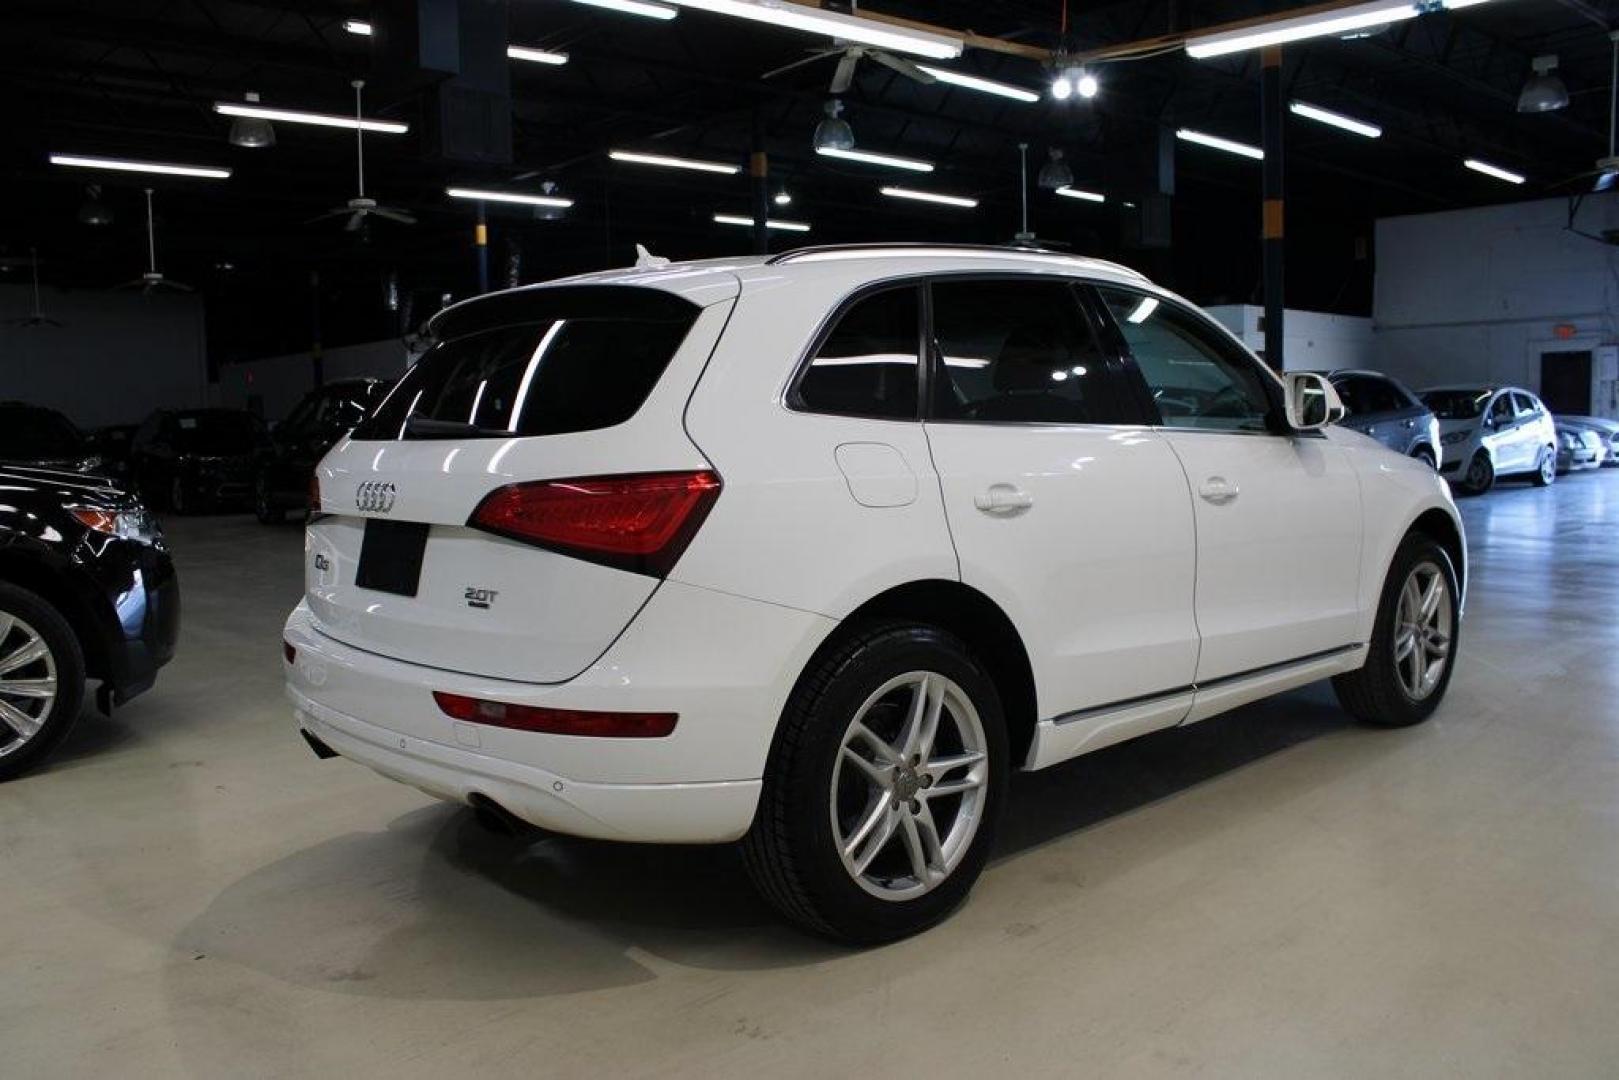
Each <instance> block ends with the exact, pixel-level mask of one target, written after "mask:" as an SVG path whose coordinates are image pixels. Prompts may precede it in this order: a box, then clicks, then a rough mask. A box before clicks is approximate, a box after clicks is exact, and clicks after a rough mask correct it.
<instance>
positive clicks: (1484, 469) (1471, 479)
mask: <svg viewBox="0 0 1619 1080" xmlns="http://www.w3.org/2000/svg"><path fill="white" fill-rule="evenodd" d="M1494 486H1495V466H1494V465H1492V464H1491V463H1490V455H1488V454H1486V453H1485V452H1484V451H1482V450H1480V451H1478V452H1477V453H1475V454H1474V455H1473V460H1472V461H1470V462H1468V463H1467V472H1466V473H1465V474H1464V475H1463V477H1462V485H1461V487H1462V490H1463V491H1464V492H1466V493H1467V494H1469V495H1482V494H1484V493H1485V492H1486V491H1489V490H1490V489H1491V488H1492V487H1494Z"/></svg>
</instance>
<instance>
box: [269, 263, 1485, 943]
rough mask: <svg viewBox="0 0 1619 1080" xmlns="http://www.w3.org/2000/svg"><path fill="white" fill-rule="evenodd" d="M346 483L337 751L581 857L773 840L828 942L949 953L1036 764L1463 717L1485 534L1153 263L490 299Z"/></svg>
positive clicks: (327, 484)
mask: <svg viewBox="0 0 1619 1080" xmlns="http://www.w3.org/2000/svg"><path fill="white" fill-rule="evenodd" d="M432 332H433V337H434V339H435V340H436V341H437V344H436V345H434V346H433V347H432V348H431V349H430V350H429V351H428V352H426V354H425V355H424V356H423V357H422V359H421V360H420V361H419V362H418V363H417V364H416V365H415V367H413V368H412V369H411V371H410V372H409V373H408V374H406V375H405V376H404V378H403V380H402V381H401V382H400V383H399V385H398V386H397V387H395V388H394V390H393V391H392V392H391V395H390V396H389V397H388V398H387V399H386V400H385V401H384V403H383V404H382V405H381V406H379V407H378V409H377V410H376V411H375V412H374V413H373V414H372V415H371V416H370V417H369V418H368V419H367V420H366V422H365V423H364V424H362V425H361V426H360V427H359V428H358V429H356V430H355V432H354V433H353V435H352V437H350V438H348V439H346V440H344V441H342V442H340V443H339V444H338V445H337V446H336V447H335V448H333V450H332V451H331V452H330V453H329V454H328V455H327V456H326V458H325V459H324V460H323V461H322V463H321V464H320V466H319V467H318V469H317V482H318V485H319V491H318V493H317V495H316V502H315V504H314V505H315V508H316V513H315V515H314V517H313V519H312V521H311V523H310V525H309V528H308V533H307V539H306V567H305V568H306V574H307V594H306V596H305V598H304V600H303V602H301V603H300V604H299V605H298V606H297V608H296V609H295V610H294V611H293V613H292V615H291V617H290V618H289V619H288V621H287V625H286V631H285V634H286V641H285V653H286V659H287V664H286V678H287V688H288V693H289V695H290V698H291V701H292V704H293V706H294V708H295V711H296V717H297V722H298V724H299V726H300V727H301V728H302V730H303V732H304V734H305V736H306V737H307V738H308V739H309V740H310V742H311V745H312V746H313V747H314V748H315V750H316V752H317V753H319V754H322V755H323V756H325V755H328V754H330V753H332V752H335V753H336V754H340V755H342V756H343V757H346V758H350V759H352V760H354V761H357V762H360V763H362V764H365V765H368V766H370V767H371V768H373V769H375V770H376V771H377V772H380V773H382V774H384V775H386V776H389V777H392V778H394V779H397V780H400V781H402V782H404V783H407V784H411V785H413V786H415V787H418V788H420V789H422V790H423V791H426V792H428V793H430V794H433V795H436V796H439V797H442V798H445V799H449V800H453V801H457V802H463V803H470V804H472V805H474V806H478V807H481V808H482V809H483V811H484V812H485V813H492V814H497V815H509V816H513V817H516V818H519V819H521V820H522V821H525V822H529V823H532V824H534V825H538V826H542V827H544V828H547V829H551V830H555V831H558V832H562V833H571V834H576V835H581V836H590V837H604V838H609V839H615V840H632V841H650V842H671V843H692V842H724V841H734V840H742V841H743V842H744V851H745V854H746V860H747V863H748V865H749V866H750V868H751V870H752V872H753V874H754V876H755V879H756V880H757V882H758V883H759V885H760V887H761V889H762V890H763V892H764V893H765V894H766V895H767V896H769V898H770V899H771V900H772V901H774V902H775V903H776V904H777V905H778V906H779V907H780V908H781V910H782V911H784V912H785V913H786V914H787V915H789V916H790V917H792V918H793V919H795V920H796V921H798V922H799V923H801V924H802V925H804V926H806V927H808V928H811V929H813V930H815V931H818V932H820V933H824V934H828V935H833V936H837V937H841V938H844V939H848V940H854V941H866V942H870V941H881V940H886V939H891V938H894V937H898V936H901V935H904V934H907V933H911V932H914V931H916V930H918V929H921V928H923V927H926V926H928V925H929V924H931V923H933V922H934V921H936V920H938V919H940V918H942V917H943V916H944V915H945V914H946V913H947V912H949V911H950V910H951V909H952V908H953V907H954V906H955V905H956V904H957V903H959V902H960V901H961V900H962V898H963V897H964V896H965V895H966V893H967V890H968V889H969V887H970V886H971V884H972V882H973V880H974V879H975V878H976V877H977V875H978V873H979V871H980V870H981V869H982V867H983V865H984V862H985V860H986V858H987V857H988V856H989V854H990V849H991V844H992V840H993V836H994V831H995V823H996V818H997V815H998V814H999V813H1000V810H1001V807H1002V805H1003V804H1004V802H1005V799H1006V792H1007V783H1008V774H1009V773H1010V772H1011V771H1012V770H1014V769H1042V768H1045V767H1047V766H1050V765H1054V764H1056V763H1058V762H1060V761H1063V760H1065V759H1068V758H1072V757H1074V756H1076V755H1078V754H1083V753H1086V752H1088V751H1091V750H1095V749H1097V748H1099V747H1103V746H1107V745H1109V744H1111V743H1117V742H1119V741H1121V740H1124V739H1128V738H1130V737H1132V736H1136V735H1140V734H1143V733H1146V732H1150V731H1154V730H1157V729H1160V728H1168V727H1174V726H1176V725H1181V724H1191V723H1195V722H1197V721H1199V720H1203V719H1206V718H1207V717H1210V716H1213V715H1215V714H1217V713H1221V712H1224V711H1226V710H1228V709H1231V708H1233V707H1235V706H1238V705H1241V704H1243V703H1245V702H1249V701H1253V700H1255V699H1257V698H1261V697H1264V696H1267V695H1271V694H1276V693H1278V692H1280V691H1284V690H1288V689H1290V688H1292V687H1297V686H1300V685H1302V684H1304V683H1308V682H1311V681H1314V680H1318V679H1323V678H1327V677H1332V678H1333V679H1334V680H1335V686H1336V687H1337V689H1338V693H1339V697H1340V699H1341V700H1342V701H1343V703H1344V704H1345V705H1346V706H1347V707H1348V709H1349V710H1350V711H1351V712H1352V713H1354V714H1355V715H1356V716H1358V717H1360V718H1362V719H1363V720H1365V721H1367V722H1369V723H1372V724H1378V725H1387V726H1398V725H1404V724H1411V723H1415V722H1417V721H1420V720H1422V719H1423V718H1425V717H1426V716H1428V715H1429V714H1430V713H1431V712H1432V711H1433V710H1434V708H1435V707H1436V706H1437V705H1438V703H1439V701H1440V699H1441V698H1442V697H1443V695H1444V693H1445V688H1446V685H1447V683H1448V681H1449V679H1450V676H1451V672H1452V669H1453V663H1454V658H1455V650H1456V641H1457V631H1458V629H1459V620H1460V617H1461V602H1462V595H1463V593H1462V586H1463V580H1464V558H1465V552H1464V545H1463V536H1462V527H1461V524H1460V521H1459V520H1458V517H1457V514H1456V511H1455V507H1454V505H1453V504H1452V502H1451V499H1450V496H1449V493H1448V491H1447V489H1446V486H1445V485H1444V483H1442V482H1441V480H1440V479H1439V477H1438V476H1437V475H1436V474H1435V473H1434V471H1433V469H1432V468H1431V467H1429V466H1427V465H1426V464H1424V463H1422V462H1420V461H1418V460H1416V459H1413V458H1407V457H1402V456H1400V455H1398V454H1395V453H1392V452H1390V451H1388V450H1386V449H1384V448H1382V447H1379V446H1377V445H1376V444H1374V443H1372V442H1371V441H1370V440H1368V439H1366V438H1364V437H1363V436H1360V435H1357V434H1354V433H1352V432H1347V431H1342V430H1339V429H1336V428H1332V427H1328V426H1327V425H1328V424H1329V423H1330V422H1331V421H1332V420H1334V419H1336V418H1337V417H1338V416H1339V415H1340V413H1341V406H1340V405H1339V404H1338V402H1337V396H1336V394H1335V393H1334V392H1333V390H1332V389H1331V387H1330V385H1328V384H1327V383H1326V382H1325V380H1323V379H1322V378H1321V377H1320V376H1318V375H1311V374H1302V373H1301V374H1296V375H1292V376H1289V378H1288V381H1287V382H1285V383H1284V382H1283V381H1281V380H1279V379H1278V378H1276V377H1275V376H1273V375H1272V374H1271V373H1270V371H1269V370H1267V369H1266V368H1265V366H1264V365H1263V364H1262V363H1261V362H1260V361H1258V360H1257V359H1256V358H1255V357H1254V356H1253V355H1252V354H1251V353H1249V352H1248V351H1246V350H1245V349H1244V348H1243V347H1242V345H1241V344H1240V343H1239V342H1238V341H1237V340H1236V339H1235V338H1233V337H1232V336H1231V335H1230V334H1229V333H1228V332H1226V331H1225V330H1224V329H1222V328H1221V327H1220V326H1219V325H1218V324H1216V323H1215V322H1213V321H1212V320H1210V319H1209V318H1208V317H1206V316H1205V315H1203V314H1202V313H1201V312H1199V311H1198V310H1196V309H1195V308H1193V307H1192V306H1191V305H1189V304H1188V303H1186V302H1185V301H1183V300H1181V299H1179V298H1178V297H1176V296H1174V295H1172V294H1170V293H1168V292H1166V291H1164V290H1162V289H1160V288H1158V287H1156V286H1154V285H1153V284H1152V283H1151V282H1149V281H1147V280H1146V279H1145V278H1143V277H1141V276H1140V275H1138V274H1136V273H1134V272H1132V271H1130V270H1127V269H1125V268H1123V267H1120V266H1116V265H1113V264H1110V263H1105V262H1099V261H1095V260H1090V259H1082V258H1070V257H1065V256H1054V255H1047V254H1039V253H1031V252H1022V251H1015V250H1001V249H968V248H946V247H906V246H874V247H853V248H830V249H810V250H805V251H800V252H794V253H788V254H785V255H778V256H775V257H773V258H764V257H759V258H745V259H732V260H716V261H709V262H696V263H687V264H676V265H670V266H665V267H662V268H647V269H639V270H628V271H616V272H611V273H602V274H594V275H588V276H584V277H578V278H572V279H567V280H564V281H560V282H556V283H552V284H549V285H544V286H535V287H528V288H522V289H517V290H513V291H510V292H504V293H498V294H495V295H491V296H486V297H482V298H479V299H475V300H471V301H468V302H466V303H462V304H459V305H457V306H455V307H452V308H449V309H447V310H445V311H443V312H441V313H440V314H439V315H438V316H436V317H435V319H434V321H433V325H432Z"/></svg>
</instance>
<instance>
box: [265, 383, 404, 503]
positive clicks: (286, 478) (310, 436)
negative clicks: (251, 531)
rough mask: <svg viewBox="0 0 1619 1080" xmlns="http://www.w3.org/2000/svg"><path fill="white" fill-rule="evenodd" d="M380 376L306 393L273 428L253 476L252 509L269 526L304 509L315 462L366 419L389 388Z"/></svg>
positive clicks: (328, 384) (328, 385) (307, 500)
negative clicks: (289, 511) (290, 511)
mask: <svg viewBox="0 0 1619 1080" xmlns="http://www.w3.org/2000/svg"><path fill="white" fill-rule="evenodd" d="M386 385H387V384H385V383H383V382H382V380H380V379H341V380H339V381H337V382H329V383H327V384H326V385H325V386H321V387H317V388H316V389H314V390H311V391H310V392H309V393H307V394H305V395H304V396H303V399H302V400H300V401H299V402H298V404H297V405H295V406H294V407H293V410H292V412H290V413H288V414H287V418H286V419H285V420H283V421H281V423H279V424H277V425H276V427H275V429H274V430H273V431H271V432H270V442H269V445H268V446H266V447H265V448H264V449H263V450H262V451H260V457H259V463H258V467H257V469H256V470H255V476H254V480H253V512H254V513H256V514H257V515H258V517H259V520H260V521H262V522H264V523H265V524H266V525H271V524H274V523H275V522H278V521H280V520H281V519H282V518H283V517H285V516H286V513H287V511H288V510H302V509H304V508H305V507H306V506H307V505H308V502H309V478H310V476H311V475H312V474H313V473H314V471H315V465H316V463H318V462H319V461H320V459H321V458H323V457H325V456H326V451H328V450H330V449H331V448H332V446H333V444H335V443H336V442H337V440H338V439H341V438H342V437H343V436H344V435H346V434H348V432H349V430H350V429H351V428H353V427H354V426H355V425H356V424H358V423H359V422H360V421H361V420H364V419H365V415H366V413H368V412H370V411H371V409H372V407H373V406H374V405H376V404H377V402H379V401H381V400H382V396H383V392H384V390H385V389H386Z"/></svg>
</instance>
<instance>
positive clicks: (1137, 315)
mask: <svg viewBox="0 0 1619 1080" xmlns="http://www.w3.org/2000/svg"><path fill="white" fill-rule="evenodd" d="M1157 310H1158V298H1157V297H1155V296H1143V297H1142V298H1141V303H1139V304H1137V305H1136V306H1135V309H1134V310H1133V311H1131V312H1130V314H1128V315H1126V316H1125V317H1124V321H1125V322H1133V323H1144V322H1146V321H1147V320H1148V319H1150V318H1152V313H1153V312H1155V311H1157Z"/></svg>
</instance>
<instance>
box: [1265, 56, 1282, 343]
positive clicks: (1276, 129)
mask: <svg viewBox="0 0 1619 1080" xmlns="http://www.w3.org/2000/svg"><path fill="white" fill-rule="evenodd" d="M1259 102H1260V113H1261V120H1260V127H1261V134H1262V140H1261V141H1262V144H1263V147H1264V150H1265V162H1264V174H1265V179H1264V196H1265V203H1264V213H1263V215H1262V225H1261V228H1260V237H1261V244H1262V245H1263V248H1264V267H1265V271H1264V272H1265V363H1267V364H1269V365H1270V366H1271V368H1272V369H1273V370H1275V371H1281V370H1282V312H1283V308H1284V306H1285V304H1284V301H1283V297H1282V280H1283V278H1282V243H1283V240H1282V217H1283V215H1282V124H1283V117H1284V116H1285V115H1286V107H1285V105H1284V103H1283V101H1282V50H1281V47H1280V46H1275V45H1273V46H1271V47H1270V48H1267V49H1265V50H1264V52H1263V53H1262V54H1261V59H1260V73H1259Z"/></svg>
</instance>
